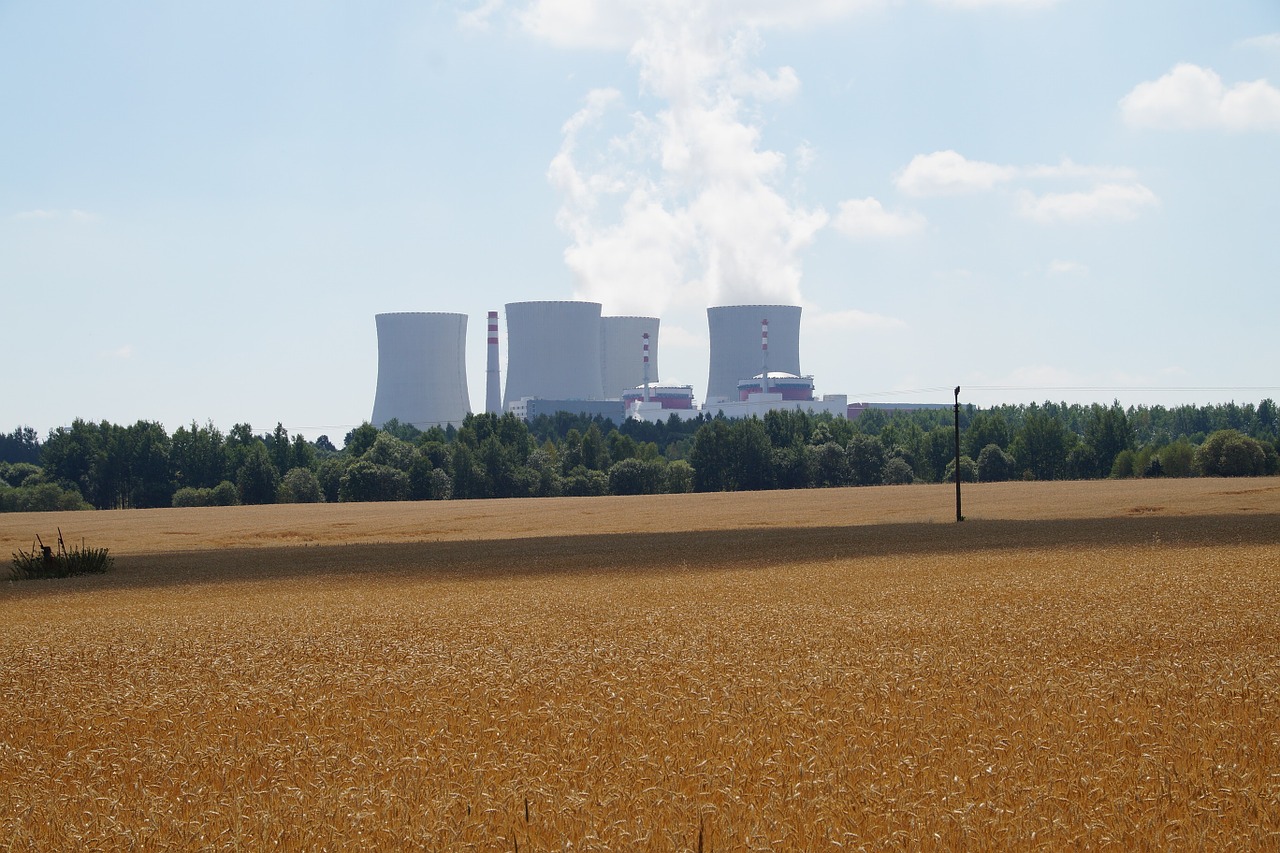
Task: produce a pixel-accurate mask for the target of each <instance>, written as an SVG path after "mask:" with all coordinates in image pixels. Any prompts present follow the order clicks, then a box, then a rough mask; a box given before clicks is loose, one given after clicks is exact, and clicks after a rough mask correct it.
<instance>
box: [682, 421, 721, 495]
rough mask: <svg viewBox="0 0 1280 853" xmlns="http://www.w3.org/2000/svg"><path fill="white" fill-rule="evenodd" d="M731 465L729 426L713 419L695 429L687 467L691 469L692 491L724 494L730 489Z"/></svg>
mask: <svg viewBox="0 0 1280 853" xmlns="http://www.w3.org/2000/svg"><path fill="white" fill-rule="evenodd" d="M731 462H732V447H731V438H730V436H729V424H728V422H727V421H726V420H725V419H724V418H715V419H713V420H711V421H708V422H707V423H705V424H703V425H702V426H701V427H699V428H698V431H697V432H696V433H694V436H693V451H692V452H691V453H690V454H689V464H691V465H692V466H693V490H694V491H695V492H725V491H729V490H730V489H731V488H732V481H731V480H730V476H729V471H730V465H731Z"/></svg>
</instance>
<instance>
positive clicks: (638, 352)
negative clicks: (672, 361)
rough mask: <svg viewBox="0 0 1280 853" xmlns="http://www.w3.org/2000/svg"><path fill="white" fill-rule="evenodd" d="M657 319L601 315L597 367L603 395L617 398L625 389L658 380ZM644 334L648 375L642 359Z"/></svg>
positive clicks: (611, 398)
mask: <svg viewBox="0 0 1280 853" xmlns="http://www.w3.org/2000/svg"><path fill="white" fill-rule="evenodd" d="M658 323H659V321H658V318H657V317H601V318H600V370H601V379H602V381H603V383H604V396H605V397H606V398H607V399H610V400H617V399H620V398H621V397H622V396H623V395H624V394H625V393H626V392H628V391H630V390H632V389H633V388H635V387H637V386H639V385H641V384H642V383H643V382H644V381H645V379H646V378H647V379H648V381H649V382H657V381H658ZM645 335H648V336H649V375H648V377H646V376H645V375H644V362H643V359H642V357H641V356H642V352H643V342H644V337H645Z"/></svg>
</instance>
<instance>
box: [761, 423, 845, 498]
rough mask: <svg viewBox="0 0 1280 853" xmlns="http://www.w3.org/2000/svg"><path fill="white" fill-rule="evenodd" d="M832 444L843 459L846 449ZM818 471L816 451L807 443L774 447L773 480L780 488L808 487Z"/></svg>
mask: <svg viewBox="0 0 1280 853" xmlns="http://www.w3.org/2000/svg"><path fill="white" fill-rule="evenodd" d="M770 414H773V413H772V412H770ZM831 444H832V446H833V447H835V448H836V450H837V451H839V456H840V458H841V460H843V458H844V451H843V450H842V449H841V448H840V445H838V444H836V443H835V442H831ZM816 471H817V466H816V465H815V462H814V452H813V449H812V448H810V447H809V446H808V445H807V444H789V445H786V446H783V447H775V448H774V449H773V480H774V484H775V485H776V486H777V487H778V488H779V489H807V488H809V487H810V486H812V485H813V484H814V482H813V481H814V475H815V473H816Z"/></svg>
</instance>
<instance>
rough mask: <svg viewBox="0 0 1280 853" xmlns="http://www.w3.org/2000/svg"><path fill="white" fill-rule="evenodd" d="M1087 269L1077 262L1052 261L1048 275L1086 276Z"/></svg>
mask: <svg viewBox="0 0 1280 853" xmlns="http://www.w3.org/2000/svg"><path fill="white" fill-rule="evenodd" d="M1088 274H1089V268H1088V267H1087V266H1085V265H1084V264H1082V263H1080V262H1079V261H1063V260H1052V261H1050V262H1049V275H1088Z"/></svg>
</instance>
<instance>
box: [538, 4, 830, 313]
mask: <svg viewBox="0 0 1280 853" xmlns="http://www.w3.org/2000/svg"><path fill="white" fill-rule="evenodd" d="M746 6H747V8H748V9H751V8H757V7H760V8H763V7H770V4H768V3H764V2H761V0H757V2H756V4H755V5H754V6H753V4H751V3H747V4H746ZM711 8H712V6H711V5H706V6H700V7H696V8H693V10H692V11H691V12H690V10H689V9H686V7H685V6H684V5H683V4H677V3H674V2H672V3H663V2H651V3H647V4H644V3H642V4H624V5H612V4H605V3H597V4H574V5H572V6H567V5H562V4H558V3H551V2H546V3H539V4H535V6H533V7H531V8H530V9H529V10H528V11H529V14H535V13H537V14H547V15H551V14H554V15H556V16H559V17H558V18H557V20H561V21H562V24H563V26H565V27H568V29H567V30H565V32H567V31H569V30H573V31H575V32H576V31H577V30H576V29H574V27H577V28H578V29H582V30H584V31H590V32H592V33H595V34H597V35H599V36H600V43H601V44H604V43H606V42H608V41H609V39H611V38H612V36H610V35H609V33H611V32H615V31H616V32H618V33H623V34H624V35H630V34H629V33H628V31H627V26H630V25H629V24H627V25H626V26H624V24H625V23H626V21H627V20H628V17H627V16H628V15H639V16H640V18H639V24H638V26H640V31H639V32H640V35H639V36H638V37H636V38H635V40H634V41H633V42H632V43H631V44H630V48H629V49H630V56H631V59H632V62H633V63H635V64H636V65H637V66H638V72H639V80H640V88H641V89H642V90H643V91H644V92H645V93H646V94H649V95H652V96H653V97H655V98H656V99H658V100H659V101H660V102H662V104H663V107H662V108H661V109H659V110H657V111H656V112H653V113H643V112H632V113H631V114H630V115H626V116H622V115H621V113H622V110H621V109H620V107H621V106H622V102H623V97H622V95H621V93H619V92H617V91H616V90H596V91H593V92H591V93H589V94H588V96H587V102H586V104H585V105H584V106H583V108H582V109H581V110H579V111H578V112H577V113H575V114H574V115H573V116H572V117H571V118H570V119H569V120H568V121H567V122H565V124H564V127H563V140H562V144H561V148H560V151H559V152H558V153H557V155H556V156H555V158H554V159H553V160H552V162H551V164H550V166H549V168H548V180H549V181H550V182H551V184H552V185H553V186H554V187H555V188H556V189H557V190H558V191H559V192H560V194H561V201H562V203H561V208H560V212H559V214H558V216H557V223H558V224H559V226H560V228H561V230H563V231H564V232H565V233H566V234H567V235H568V236H569V237H570V240H571V245H570V247H569V248H568V249H566V251H565V261H566V263H567V264H568V266H569V268H570V270H571V271H572V273H573V276H574V281H575V291H576V295H578V296H579V297H581V298H587V299H591V300H594V301H599V302H601V303H604V304H605V305H606V306H607V310H609V311H625V312H644V313H651V312H660V311H661V310H662V309H663V308H665V307H666V306H667V305H668V304H670V303H672V302H681V303H688V304H695V303H700V304H708V303H713V302H719V301H738V300H748V299H750V300H757V299H758V300H769V301H785V302H796V301H798V300H799V297H800V278H801V264H800V258H799V253H800V252H801V250H803V249H804V248H805V247H806V246H808V245H809V244H810V243H811V242H812V241H813V238H814V235H815V234H816V233H817V232H818V231H819V230H820V229H821V228H823V227H824V226H825V225H826V224H827V220H828V216H827V213H826V212H825V211H824V210H822V209H821V208H813V209H808V208H805V207H802V206H800V205H798V204H796V203H795V202H793V201H792V200H790V199H789V198H788V197H786V196H785V195H784V194H783V191H782V187H784V186H785V182H784V178H785V176H786V172H787V166H788V163H787V157H786V156H785V155H784V154H782V153H780V152H777V151H771V150H768V149H765V148H763V147H762V146H761V144H760V138H761V127H760V125H759V122H758V120H757V119H756V118H755V115H756V111H755V110H754V109H753V106H754V105H755V104H759V103H762V102H764V101H770V100H776V99H779V98H786V97H789V96H791V95H792V94H794V93H795V92H796V91H798V89H799V85H800V82H799V77H798V76H797V75H796V73H795V71H794V70H793V69H791V68H786V67H784V68H782V69H780V70H778V71H776V72H774V73H772V74H770V73H766V72H764V71H762V70H760V69H758V68H756V67H754V65H753V64H752V63H753V60H754V57H755V55H756V52H757V51H758V50H759V48H760V40H759V37H758V35H757V34H756V33H755V32H754V31H752V30H750V29H741V30H738V31H733V32H724V31H723V27H721V26H720V25H719V23H718V21H719V19H718V18H717V23H716V24H714V25H713V24H712V23H709V22H707V21H704V20H703V19H702V18H701V17H700V14H701V13H705V12H707V10H708V9H711ZM736 11H737V12H741V10H736ZM686 12H687V13H688V14H686ZM744 14H745V13H744ZM575 16H576V17H575ZM728 17H730V18H732V17H734V16H733V15H728ZM739 17H740V16H739ZM571 20H576V21H578V24H575V25H573V26H569V24H567V23H563V22H565V21H571ZM609 122H613V124H612V125H609V124H608V123H609ZM618 122H622V123H621V125H619V124H618ZM811 158H812V152H811V151H810V150H808V149H805V148H802V149H801V151H800V152H799V153H798V155H797V157H796V159H797V160H799V161H800V163H801V166H804V165H805V162H806V161H808V160H810V159H811Z"/></svg>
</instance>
